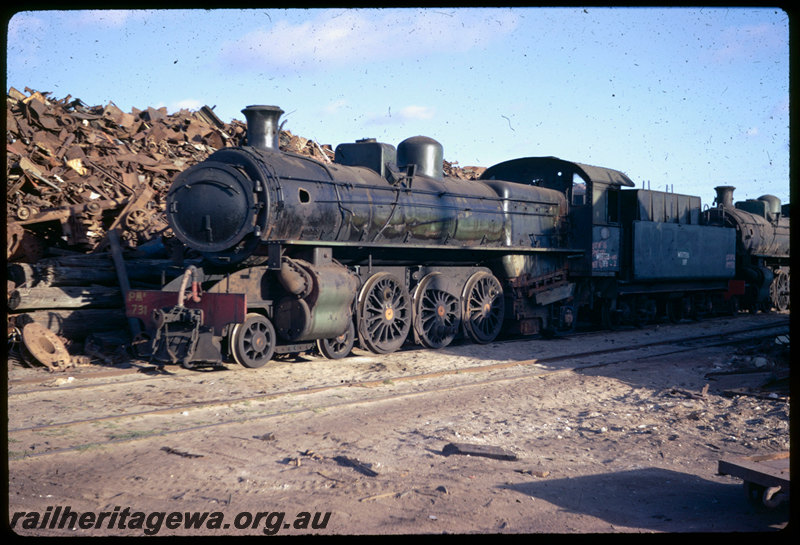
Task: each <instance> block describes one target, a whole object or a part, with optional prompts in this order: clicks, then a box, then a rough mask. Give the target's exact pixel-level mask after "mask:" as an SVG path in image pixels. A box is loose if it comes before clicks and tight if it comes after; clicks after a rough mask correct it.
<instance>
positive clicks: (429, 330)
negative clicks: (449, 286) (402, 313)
mask: <svg viewBox="0 0 800 545" xmlns="http://www.w3.org/2000/svg"><path fill="white" fill-rule="evenodd" d="M443 279H444V277H443V275H442V274H441V273H438V272H435V273H431V274H429V275H427V276H426V277H425V278H423V279H422V281H421V282H420V283H419V284H418V285H417V288H416V289H415V290H414V297H413V305H414V331H415V332H416V333H417V336H418V337H419V340H420V342H421V343H422V344H423V345H424V346H426V347H428V348H443V347H445V346H447V345H448V344H450V343H451V342H452V341H453V339H455V338H456V334H458V328H459V327H461V305H460V304H459V299H458V297H457V296H455V295H453V294H451V293H449V292H447V291H445V290H444V289H442V286H441V285H440V284H441V283H442V280H443Z"/></svg>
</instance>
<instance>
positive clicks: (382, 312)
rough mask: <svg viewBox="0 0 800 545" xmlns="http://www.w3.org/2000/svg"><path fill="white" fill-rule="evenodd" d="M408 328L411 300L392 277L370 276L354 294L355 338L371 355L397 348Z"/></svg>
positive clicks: (401, 284) (386, 275)
mask: <svg viewBox="0 0 800 545" xmlns="http://www.w3.org/2000/svg"><path fill="white" fill-rule="evenodd" d="M410 329H411V298H410V297H409V295H408V290H407V289H406V287H405V285H404V284H403V282H401V281H400V279H399V278H397V277H396V276H395V275H393V274H391V273H387V272H379V273H377V274H375V275H373V276H371V277H370V278H369V279H368V280H367V281H366V283H364V286H363V287H362V288H361V292H360V293H359V295H358V337H359V340H360V342H361V344H362V346H363V347H364V348H365V349H367V350H369V351H370V352H373V353H375V354H388V353H390V352H394V351H395V350H397V349H398V348H400V347H401V346H402V345H403V343H404V342H405V340H406V337H407V336H408V332H409V330H410Z"/></svg>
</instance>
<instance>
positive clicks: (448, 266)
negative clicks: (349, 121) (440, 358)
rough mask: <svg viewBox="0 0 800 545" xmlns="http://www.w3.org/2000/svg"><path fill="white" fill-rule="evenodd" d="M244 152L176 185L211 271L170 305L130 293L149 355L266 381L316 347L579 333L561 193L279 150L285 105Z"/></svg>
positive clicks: (367, 159) (429, 168)
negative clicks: (224, 367) (288, 358)
mask: <svg viewBox="0 0 800 545" xmlns="http://www.w3.org/2000/svg"><path fill="white" fill-rule="evenodd" d="M243 113H244V114H245V116H246V118H247V145H244V146H240V147H233V148H225V149H222V150H219V151H216V152H215V153H213V154H212V155H210V156H209V157H208V159H207V160H205V161H203V162H201V163H198V164H197V165H194V166H192V167H190V168H188V169H187V170H185V171H184V172H182V173H181V174H179V175H178V176H177V177H176V179H175V180H174V182H173V184H172V186H171V188H170V190H169V192H168V195H167V198H166V214H167V220H168V222H169V224H170V226H171V227H172V230H173V232H174V233H175V236H176V237H177V238H178V239H179V240H180V241H181V242H183V243H184V244H185V245H186V246H187V247H188V248H190V249H192V250H195V251H197V252H199V253H200V254H202V256H203V258H204V262H203V264H202V266H201V267H198V268H194V267H192V268H187V271H186V274H185V275H184V276H183V277H182V278H180V279H176V280H175V281H174V282H173V283H171V284H168V285H167V286H165V287H164V289H163V290H161V291H145V290H133V291H131V292H130V293H129V296H128V297H129V299H128V305H127V309H128V315H129V316H131V317H137V318H139V319H141V320H142V322H143V323H144V326H145V329H146V330H147V331H148V335H149V341H148V342H149V350H150V353H151V355H152V357H153V358H154V359H155V360H157V361H161V362H171V363H181V364H183V365H185V366H188V367H191V366H195V365H204V364H218V363H220V362H222V361H225V360H226V359H228V358H229V357H232V358H233V359H234V360H235V361H237V362H239V363H241V364H242V365H244V366H247V367H259V366H261V365H264V364H265V363H266V362H267V361H269V360H270V359H271V358H272V356H273V355H274V354H275V353H292V352H300V351H303V350H306V349H308V348H309V347H311V346H314V344H316V346H317V347H318V349H319V351H320V352H321V353H322V354H323V355H325V356H327V357H331V358H338V357H342V356H344V355H346V354H347V353H349V351H350V349H351V347H352V346H353V342H354V340H355V339H356V338H358V340H359V342H360V344H361V346H362V347H364V348H365V349H368V350H370V351H372V352H374V353H387V352H391V351H393V350H396V349H398V348H399V347H400V346H401V345H402V344H403V343H404V342H405V341H406V338H407V337H409V336H411V337H412V338H413V340H414V341H416V342H417V343H419V344H421V345H423V346H427V347H433V348H439V347H443V346H446V345H447V344H449V343H450V342H451V341H452V340H453V339H454V338H456V337H457V336H459V335H463V336H466V337H467V338H469V339H470V340H472V341H475V342H480V343H486V342H491V341H492V340H494V339H495V338H496V336H497V335H498V334H499V332H500V330H501V329H502V328H503V326H504V324H505V323H506V322H507V321H508V322H509V323H511V324H513V326H514V328H515V329H516V330H517V331H519V332H522V333H526V334H530V333H536V332H539V331H543V330H548V331H550V330H568V329H569V328H570V327H571V326H572V324H573V322H574V318H575V311H574V308H573V307H572V306H571V304H570V301H571V298H572V296H573V291H574V283H573V282H571V281H570V280H569V279H568V275H567V272H568V266H567V262H568V259H569V258H570V257H572V256H575V255H576V254H580V253H581V252H580V250H576V249H571V248H569V246H568V244H567V232H566V229H567V224H566V219H567V214H568V211H569V210H568V202H567V199H566V196H565V194H564V193H563V192H561V191H557V190H555V189H551V188H546V187H538V186H536V185H532V184H525V183H515V182H510V181H504V180H460V179H453V178H447V177H445V176H444V175H443V171H442V157H443V152H442V147H441V145H440V144H439V143H438V142H436V141H435V140H433V139H431V138H427V137H422V136H418V137H413V138H409V139H407V140H404V141H403V142H401V143H400V144H399V145H398V146H397V148H395V147H394V146H391V145H389V144H385V143H380V142H377V141H375V140H372V139H365V140H359V141H357V142H355V143H348V144H341V145H339V146H338V147H337V148H336V151H335V160H334V162H333V163H323V162H320V161H316V160H314V159H311V158H308V157H305V156H301V155H296V154H292V153H287V152H283V151H281V150H280V149H279V148H278V135H279V129H278V121H279V118H280V115H281V114H282V113H283V112H282V110H281V109H280V108H277V107H274V106H249V107H247V108H245V109H244V110H243Z"/></svg>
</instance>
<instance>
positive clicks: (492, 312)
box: [461, 271, 505, 344]
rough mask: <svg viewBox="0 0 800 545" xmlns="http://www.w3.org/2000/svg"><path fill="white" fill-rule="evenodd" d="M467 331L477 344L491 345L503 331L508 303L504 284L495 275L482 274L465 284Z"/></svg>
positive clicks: (464, 300)
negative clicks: (506, 303)
mask: <svg viewBox="0 0 800 545" xmlns="http://www.w3.org/2000/svg"><path fill="white" fill-rule="evenodd" d="M461 301H462V308H463V311H462V316H463V320H464V331H465V332H466V334H467V336H468V337H469V338H470V339H471V340H472V341H473V342H476V343H479V344H486V343H490V342H492V341H493V340H495V338H496V337H497V335H499V334H500V330H501V329H502V328H503V318H504V317H505V300H504V299H503V287H502V286H501V285H500V281H499V280H498V279H497V278H495V276H494V275H493V274H491V273H488V272H485V271H479V272H476V273H475V274H473V275H472V276H471V277H470V278H469V280H467V283H466V284H465V285H464V294H463V296H462V297H461Z"/></svg>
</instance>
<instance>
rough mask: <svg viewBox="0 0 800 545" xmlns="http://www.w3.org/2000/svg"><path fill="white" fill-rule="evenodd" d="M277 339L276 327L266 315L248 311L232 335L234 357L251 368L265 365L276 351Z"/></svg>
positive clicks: (240, 363) (239, 362)
mask: <svg viewBox="0 0 800 545" xmlns="http://www.w3.org/2000/svg"><path fill="white" fill-rule="evenodd" d="M275 339H276V337H275V328H274V327H272V323H271V322H270V321H269V320H268V319H267V317H266V316H263V315H261V314H258V313H257V312H251V313H248V314H247V316H246V317H245V319H244V323H242V324H239V325H237V326H236V327H235V328H234V329H233V332H232V333H231V336H230V342H231V353H232V354H233V359H234V360H236V363H238V364H239V365H242V366H244V367H249V368H251V369H255V368H258V367H263V366H264V365H265V364H266V363H267V362H268V361H269V360H271V359H272V355H273V354H274V353H275Z"/></svg>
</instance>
